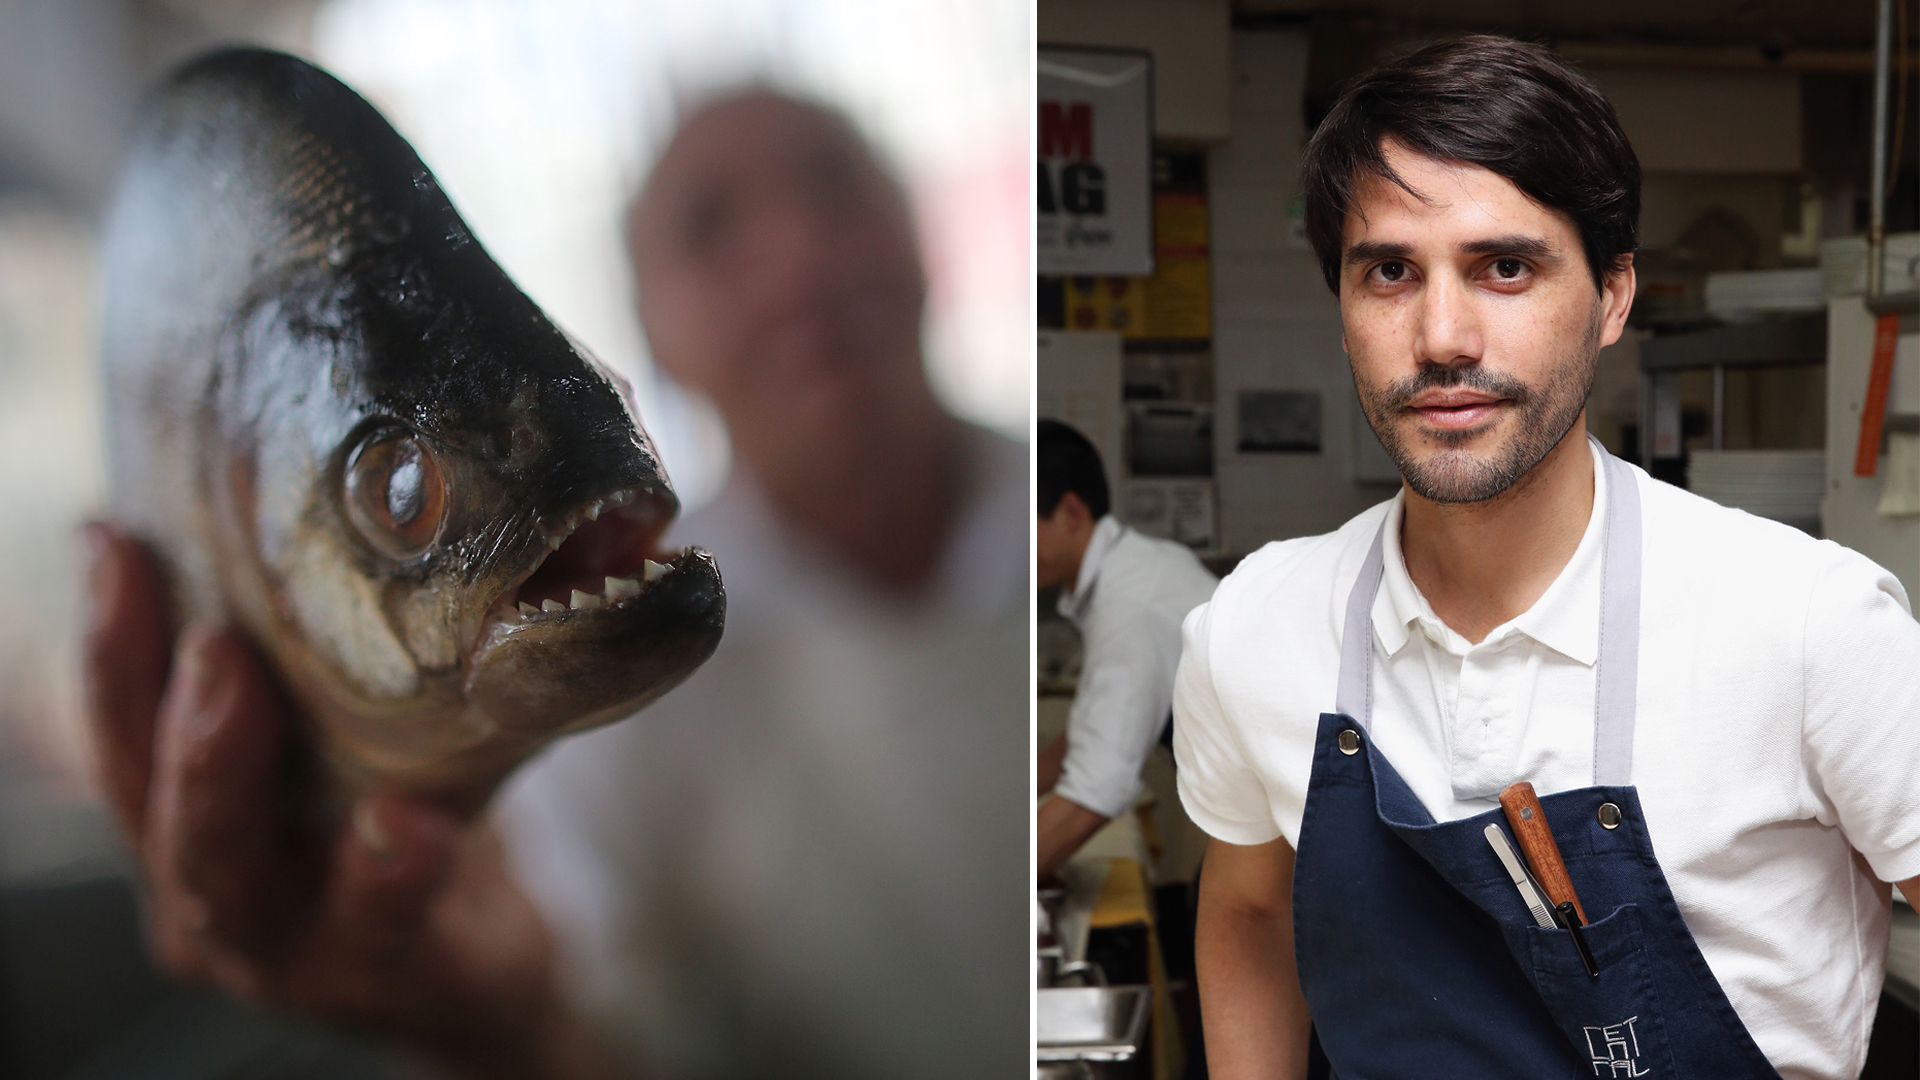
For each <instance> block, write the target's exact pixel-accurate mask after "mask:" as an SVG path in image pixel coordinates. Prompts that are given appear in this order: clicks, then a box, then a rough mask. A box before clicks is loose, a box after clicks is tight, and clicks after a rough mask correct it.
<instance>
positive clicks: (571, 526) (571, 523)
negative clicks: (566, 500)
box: [567, 511, 580, 532]
mask: <svg viewBox="0 0 1920 1080" xmlns="http://www.w3.org/2000/svg"><path fill="white" fill-rule="evenodd" d="M579 527H580V515H579V514H578V513H577V512H574V511H568V513H567V531H568V532H572V531H573V530H575V529H577V528H579Z"/></svg>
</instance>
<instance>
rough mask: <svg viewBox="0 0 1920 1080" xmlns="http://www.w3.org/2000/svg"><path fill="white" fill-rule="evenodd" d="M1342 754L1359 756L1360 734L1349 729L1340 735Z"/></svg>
mask: <svg viewBox="0 0 1920 1080" xmlns="http://www.w3.org/2000/svg"><path fill="white" fill-rule="evenodd" d="M1340 752H1341V753H1343V754H1357V753H1359V752H1360V733H1359V732H1357V731H1355V730H1353V729H1352V728H1348V729H1346V730H1345V731H1342V732H1341V733H1340Z"/></svg>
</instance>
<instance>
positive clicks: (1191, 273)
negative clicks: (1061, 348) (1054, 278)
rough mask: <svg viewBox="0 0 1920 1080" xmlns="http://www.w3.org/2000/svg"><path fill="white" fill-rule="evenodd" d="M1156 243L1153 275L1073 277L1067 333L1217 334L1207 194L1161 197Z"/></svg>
mask: <svg viewBox="0 0 1920 1080" xmlns="http://www.w3.org/2000/svg"><path fill="white" fill-rule="evenodd" d="M1153 239H1154V251H1153V260H1154V273H1153V276H1152V277H1075V278H1068V279H1067V281H1066V327H1067V329H1069V330H1110V331H1117V332H1118V333H1119V334H1120V335H1121V336H1123V337H1129V338H1155V339H1167V338H1207V337H1211V336H1213V288H1212V269H1211V264H1210V262H1209V260H1208V252H1207V200H1206V196H1204V195H1196V194H1186V193H1178V194H1176V193H1171V192H1169V193H1162V194H1158V195H1155V196H1154V200H1153Z"/></svg>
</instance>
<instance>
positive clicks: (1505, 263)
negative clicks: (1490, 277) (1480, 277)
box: [1493, 259, 1527, 280]
mask: <svg viewBox="0 0 1920 1080" xmlns="http://www.w3.org/2000/svg"><path fill="white" fill-rule="evenodd" d="M1526 271H1527V264H1526V263H1523V262H1521V261H1520V260H1519V259H1495V260H1494V262H1493V273H1494V276H1495V277H1501V278H1507V279H1509V280H1511V279H1513V278H1517V277H1519V276H1520V275H1521V274H1524V273H1526Z"/></svg>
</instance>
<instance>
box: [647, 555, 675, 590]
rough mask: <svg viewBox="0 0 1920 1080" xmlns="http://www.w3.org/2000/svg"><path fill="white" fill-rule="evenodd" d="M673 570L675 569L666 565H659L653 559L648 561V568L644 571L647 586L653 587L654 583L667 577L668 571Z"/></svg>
mask: <svg viewBox="0 0 1920 1080" xmlns="http://www.w3.org/2000/svg"><path fill="white" fill-rule="evenodd" d="M671 569H673V567H671V566H668V565H666V564H665V563H657V562H654V561H653V560H652V559H648V560H647V563H646V567H645V569H644V571H643V574H644V576H645V577H646V579H647V584H649V585H651V584H653V583H654V582H656V581H659V580H660V579H661V578H663V577H666V576H667V571H669V570H671Z"/></svg>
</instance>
